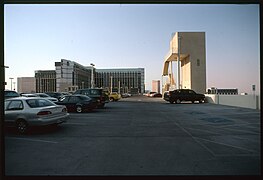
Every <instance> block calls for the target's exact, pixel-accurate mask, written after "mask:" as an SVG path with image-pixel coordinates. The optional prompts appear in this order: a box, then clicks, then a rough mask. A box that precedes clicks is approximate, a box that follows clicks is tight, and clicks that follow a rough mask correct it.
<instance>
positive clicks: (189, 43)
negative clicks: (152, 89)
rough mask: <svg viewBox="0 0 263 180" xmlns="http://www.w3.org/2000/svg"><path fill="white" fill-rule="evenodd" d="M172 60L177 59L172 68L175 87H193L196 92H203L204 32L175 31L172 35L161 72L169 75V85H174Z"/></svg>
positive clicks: (204, 80)
mask: <svg viewBox="0 0 263 180" xmlns="http://www.w3.org/2000/svg"><path fill="white" fill-rule="evenodd" d="M174 61H177V64H176V65H177V68H174V69H177V73H176V74H177V75H176V77H177V78H176V79H177V82H176V88H177V89H180V88H186V89H193V90H194V91H196V92H198V93H205V91H206V46H205V32H176V33H175V34H174V35H173V37H172V39H171V41H170V50H169V53H168V55H167V56H166V57H165V60H164V67H163V74H162V75H163V76H168V77H169V79H170V82H168V83H169V87H175V82H174V81H173V77H174V76H173V70H174V69H173V64H172V63H173V62H174ZM169 67H170V72H169ZM167 87H168V86H167ZM165 90H167V89H165Z"/></svg>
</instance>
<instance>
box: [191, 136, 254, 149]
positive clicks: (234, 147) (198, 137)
mask: <svg viewBox="0 0 263 180" xmlns="http://www.w3.org/2000/svg"><path fill="white" fill-rule="evenodd" d="M195 138H197V139H200V140H203V141H207V142H211V143H215V144H219V145H223V146H228V147H232V148H237V149H241V150H245V151H249V152H257V151H254V150H250V149H246V148H242V147H239V146H233V145H230V144H225V143H220V142H216V141H211V140H208V139H204V138H199V137H195Z"/></svg>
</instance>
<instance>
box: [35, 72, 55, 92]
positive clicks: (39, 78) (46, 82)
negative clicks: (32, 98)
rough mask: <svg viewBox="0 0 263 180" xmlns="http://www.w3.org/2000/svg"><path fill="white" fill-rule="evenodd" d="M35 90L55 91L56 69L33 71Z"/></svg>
mask: <svg viewBox="0 0 263 180" xmlns="http://www.w3.org/2000/svg"><path fill="white" fill-rule="evenodd" d="M35 84H36V85H35V86H36V88H35V89H36V92H38V93H39V92H55V91H56V71H55V70H37V71H35Z"/></svg>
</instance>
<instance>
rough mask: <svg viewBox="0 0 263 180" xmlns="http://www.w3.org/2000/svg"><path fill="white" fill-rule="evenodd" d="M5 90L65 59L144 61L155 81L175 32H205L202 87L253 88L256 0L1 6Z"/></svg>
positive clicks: (148, 78)
mask: <svg viewBox="0 0 263 180" xmlns="http://www.w3.org/2000/svg"><path fill="white" fill-rule="evenodd" d="M4 18H5V19H4V38H5V39H4V48H5V50H4V52H5V58H4V61H5V65H6V66H9V68H7V69H6V82H7V86H6V89H10V84H11V83H10V79H9V78H10V77H13V78H14V80H13V81H15V82H16V78H17V77H33V76H34V71H35V70H54V69H55V63H54V62H55V61H60V60H61V59H69V60H72V61H75V62H78V63H79V64H82V65H84V66H86V65H87V66H88V65H89V64H90V63H94V64H95V67H96V68H122V67H123V68H124V67H125V68H139V67H140V68H145V82H146V89H151V82H152V80H161V78H162V76H161V75H162V69H163V64H164V57H165V56H166V54H167V53H168V51H169V43H170V39H171V35H172V33H174V32H195V31H198V32H200V31H202V32H205V33H206V69H207V72H206V75H207V88H210V87H212V86H213V87H217V88H238V89H239V92H247V93H249V94H251V93H252V88H251V86H252V84H255V85H256V89H257V92H258V91H259V81H260V79H259V78H260V57H259V55H260V46H259V44H260V39H259V37H260V36H259V32H260V29H259V28H260V27H259V5H257V4H247V5H242V4H240V5H212V4H211V5H205V4H202V5H190V4H188V5H179V4H177V5H176V4H175V5H161V4H156V5H125V4H122V5H120V4H115V5H114V4H111V5H109V4H108V5H62V4H60V5H37V4H35V5H30V4H27V5H11V4H9V5H8V4H6V5H5V6H4Z"/></svg>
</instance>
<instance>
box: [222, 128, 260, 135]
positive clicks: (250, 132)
mask: <svg viewBox="0 0 263 180" xmlns="http://www.w3.org/2000/svg"><path fill="white" fill-rule="evenodd" d="M224 129H225V130H230V131H239V132H244V133H249V134H253V135H259V134H260V133H256V132H253V131H246V130H241V129H233V128H229V127H228V128H224Z"/></svg>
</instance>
